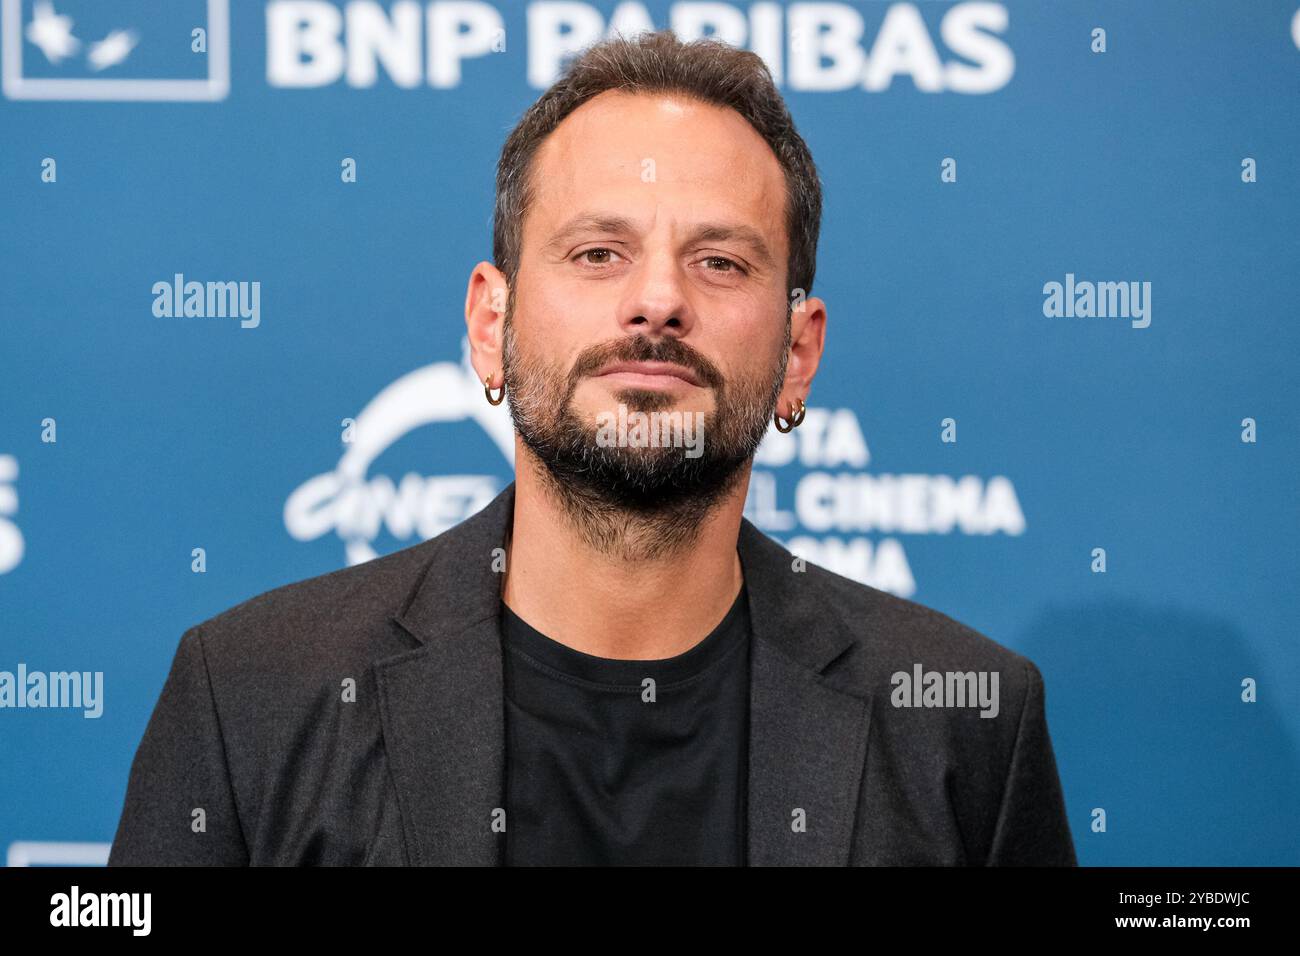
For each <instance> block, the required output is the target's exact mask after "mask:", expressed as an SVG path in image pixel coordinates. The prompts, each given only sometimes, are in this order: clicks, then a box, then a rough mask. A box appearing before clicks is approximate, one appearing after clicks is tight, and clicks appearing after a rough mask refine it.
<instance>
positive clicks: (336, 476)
mask: <svg viewBox="0 0 1300 956" xmlns="http://www.w3.org/2000/svg"><path fill="white" fill-rule="evenodd" d="M467 420H468V421H473V422H477V423H478V424H479V425H480V426H481V427H482V428H483V430H484V431H485V432H486V433H487V435H488V437H489V438H490V439H491V440H492V442H493V443H494V444H495V445H496V446H497V448H498V449H499V450H500V451H501V454H502V456H503V457H504V458H505V461H506V464H507V465H508V466H509V468H510V470H511V471H512V472H513V470H514V456H515V443H514V442H515V433H514V423H513V422H512V421H511V419H510V412H509V409H508V407H507V405H506V403H504V402H503V403H502V404H501V405H497V406H494V405H489V404H488V402H487V400H486V398H485V397H484V395H483V383H482V382H480V381H479V380H478V377H477V375H475V373H474V370H473V368H472V367H471V366H470V364H469V342H468V340H464V339H462V359H461V363H460V364H459V365H458V364H456V363H454V362H435V363H434V364H432V365H426V366H425V367H423V368H419V369H416V370H415V371H413V372H409V373H407V374H406V375H403V376H402V377H401V378H399V379H398V380H397V381H395V382H393V383H392V384H391V385H389V386H388V387H387V388H385V389H384V390H383V391H381V392H380V393H379V394H378V395H376V396H375V397H374V398H373V399H371V401H370V402H369V404H367V405H366V407H365V408H364V409H362V411H361V414H360V415H358V416H357V417H356V422H355V424H354V425H353V426H352V441H351V442H350V443H349V445H348V448H347V450H346V451H345V452H344V453H343V457H342V458H340V459H339V463H338V465H337V466H336V467H335V468H334V470H333V471H329V472H325V473H324V474H320V475H317V476H315V477H314V478H309V479H308V480H307V481H305V482H303V483H302V484H301V485H299V486H298V488H296V489H295V490H294V491H293V493H292V494H290V495H289V498H288V500H287V501H285V504H284V526H285V528H286V529H288V531H289V534H290V535H292V536H293V537H294V538H296V539H297V540H299V541H312V540H314V539H316V538H319V537H320V536H321V535H323V534H327V533H328V532H330V531H335V532H337V533H338V535H339V537H341V538H342V539H343V541H344V545H345V548H346V553H347V561H348V564H360V563H361V562H363V561H369V560H370V559H372V558H375V557H377V556H378V555H377V553H376V551H375V549H374V546H373V541H374V539H375V538H376V537H377V536H378V534H379V532H380V530H381V528H382V527H384V526H386V527H387V528H388V530H389V532H390V533H391V534H392V535H393V536H394V537H396V538H409V537H411V536H413V535H416V534H418V535H419V536H420V538H421V539H422V540H423V539H428V538H431V537H433V536H434V535H436V534H440V533H441V532H442V531H445V530H446V529H448V528H450V527H452V526H453V525H455V524H459V523H460V522H461V521H463V520H464V519H465V518H468V517H469V516H470V515H472V514H474V513H475V512H476V511H478V510H479V509H481V508H482V507H483V506H484V505H486V504H487V503H488V502H489V501H491V500H492V499H493V498H494V497H496V495H497V494H498V493H499V492H500V490H501V482H500V480H499V479H498V478H497V477H495V476H493V475H445V474H444V475H434V476H427V477H426V476H423V475H418V474H415V473H414V472H408V473H407V474H406V475H404V476H403V477H402V479H401V481H400V482H397V483H395V482H394V481H393V480H392V479H391V478H389V477H388V476H387V475H373V476H370V475H368V472H369V470H370V466H371V464H372V463H373V462H374V461H375V459H376V458H378V457H379V456H380V455H381V454H383V452H384V451H386V450H387V449H388V448H389V447H391V446H392V445H393V444H395V443H396V442H397V441H398V440H400V439H401V438H402V437H403V436H404V435H406V434H407V433H408V432H410V431H412V430H413V429H416V428H419V427H420V426H421V425H430V424H437V423H440V422H458V421H467Z"/></svg>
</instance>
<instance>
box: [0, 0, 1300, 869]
mask: <svg viewBox="0 0 1300 956" xmlns="http://www.w3.org/2000/svg"><path fill="white" fill-rule="evenodd" d="M616 6H617V13H618V17H619V19H618V20H617V21H616V22H614V21H611V17H612V16H613V15H614V14H615V12H616ZM1296 8H1297V4H1296V2H1295V0H1290V2H1253V3H1247V4H1243V3H1237V2H1228V0H1222V2H1174V0H1169V2H1149V3H1143V4H1130V3H1119V2H1114V3H1108V2H1100V3H1086V4H1085V3H1039V2H1028V3H1021V2H1004V3H983V2H979V3H976V2H967V3H960V2H959V3H948V2H917V3H886V2H858V3H834V4H823V5H816V6H813V5H799V4H781V3H758V4H743V3H734V4H720V5H719V4H709V5H701V4H691V3H679V4H674V5H669V4H665V3H647V4H644V5H642V4H622V5H616V4H613V3H606V2H595V3H578V4H553V3H544V2H533V3H528V4H524V3H506V2H498V3H492V4H488V3H470V4H459V5H452V4H440V3H430V4H416V3H411V2H406V3H401V2H398V3H371V2H360V0H357V2H343V0H336V2H309V3H290V2H265V0H237V2H232V3H230V4H229V5H228V4H226V3H225V2H224V0H209V2H204V0H169V2H167V3H162V2H126V0H123V2H114V3H112V4H104V3H100V2H94V0H53V2H50V0H0V55H2V60H0V63H2V66H3V93H4V96H3V98H0V212H2V213H3V219H2V228H0V263H2V265H0V269H2V270H3V281H2V282H0V672H9V673H11V674H13V675H14V677H15V679H16V678H17V675H18V673H19V669H20V668H23V669H25V670H26V671H28V672H31V671H40V672H47V673H48V672H63V671H66V672H78V673H83V674H88V675H91V678H90V680H89V681H88V682H87V686H88V687H93V686H94V682H95V680H96V678H95V677H94V675H96V674H98V675H100V678H99V679H102V684H101V685H100V687H101V693H100V694H99V695H98V696H97V697H96V701H95V704H94V706H93V707H92V706H90V704H89V702H88V701H83V704H84V705H85V706H82V707H62V708H54V707H33V706H17V703H18V702H17V701H12V702H11V705H7V706H3V707H0V846H2V847H4V848H6V850H7V854H8V859H9V862H11V863H16V864H22V863H34V864H40V863H50V862H59V861H71V862H75V861H82V860H87V861H96V860H100V861H102V860H103V859H105V858H106V855H107V846H108V841H109V840H110V839H111V838H112V835H113V832H114V829H115V826H116V823H117V818H118V814H119V812H120V809H121V804H122V798H123V795H124V792H125V786H126V779H127V771H128V769H129V765H130V761H131V757H132V755H133V753H134V751H135V747H136V746H137V744H138V743H139V740H140V737H141V734H142V733H143V730H144V726H145V723H146V721H147V720H148V717H149V714H150V712H151V710H152V708H153V705H154V703H155V701H156V699H157V696H158V692H159V690H160V689H161V687H162V683H163V680H164V678H165V676H166V674H167V670H168V667H169V665H170V662H171V658H172V655H173V654H174V652H175V650H176V646H177V643H178V641H179V639H180V635H181V634H182V632H183V631H184V630H185V629H186V628H188V627H189V626H191V625H193V624H195V623H197V622H199V621H201V620H203V619H205V618H207V617H209V616H211V615H213V614H215V613H217V612H219V611H221V610H224V609H225V608H227V607H229V606H231V605H232V604H235V603H237V602H239V601H242V600H244V599H245V598H248V597H250V596H252V595H254V594H257V593H260V592H262V591H265V590H267V589H269V588H272V587H275V586H278V585H281V584H285V583H288V582H290V581H294V580H298V579H301V578H304V577H307V576H310V575H315V574H319V573H323V572H326V571H330V570H333V569H335V568H338V567H341V566H343V565H344V564H346V563H348V562H356V561H360V560H365V559H366V558H368V557H371V556H373V555H375V554H384V553H388V552H390V551H393V550H396V549H397V548H400V547H405V546H408V545H411V544H414V543H416V542H417V541H418V540H420V539H421V538H422V537H427V536H430V535H432V534H436V533H438V532H439V531H441V530H443V529H444V528H446V527H448V526H450V525H451V524H454V523H456V522H458V521H460V520H462V519H463V518H464V517H466V516H467V515H468V514H470V513H472V512H473V511H474V510H476V509H477V508H478V507H480V506H481V505H482V504H484V503H485V502H486V501H487V500H488V499H490V498H491V497H492V496H493V495H494V494H495V493H496V491H497V490H499V489H500V488H501V487H502V486H503V485H504V483H505V482H507V481H508V480H509V479H510V477H511V475H512V460H511V455H512V448H511V445H510V430H509V421H508V418H507V417H506V409H505V406H502V407H501V408H500V409H495V410H494V409H491V408H490V407H489V406H488V405H487V403H486V402H484V401H483V398H482V391H481V386H480V385H479V383H477V382H476V381H475V379H474V377H473V375H472V374H471V373H469V372H468V371H467V368H466V366H465V365H464V363H463V353H462V337H463V334H464V323H463V302H464V295H465V283H466V280H467V277H468V274H469V271H470V269H471V268H472V267H473V265H474V264H475V263H476V262H478V261H479V260H481V259H490V258H491V244H490V214H491V206H492V198H493V176H494V167H495V163H496V160H497V156H498V152H499V150H500V147H501V144H502V141H503V139H504V136H505V134H506V133H507V132H508V130H509V129H510V127H511V126H512V125H513V124H514V122H515V121H516V120H517V119H518V117H519V115H520V114H521V112H522V111H523V110H524V109H525V108H526V106H527V105H528V104H529V103H530V102H532V100H533V99H535V98H536V96H537V95H538V94H539V92H540V89H541V88H543V87H544V86H545V85H546V84H547V83H549V82H550V80H552V79H553V78H554V77H555V75H556V69H557V68H558V66H559V64H560V63H561V62H562V59H563V56H565V55H567V54H566V51H567V50H569V49H571V48H572V47H573V46H580V45H583V43H585V42H589V41H590V40H592V39H595V38H597V36H599V35H600V34H602V33H603V32H604V31H605V30H607V29H611V28H614V27H622V28H623V29H624V30H625V31H628V30H631V29H635V28H639V27H640V26H642V25H646V26H649V25H653V26H655V27H663V26H670V25H673V26H676V27H677V28H678V29H679V30H680V31H681V32H682V33H683V34H689V35H695V34H699V33H718V34H720V35H722V36H724V37H725V38H726V39H728V40H730V41H731V42H734V43H737V44H738V45H744V46H748V47H751V48H754V49H756V50H758V51H760V52H761V53H762V54H763V55H764V57H765V59H767V60H768V62H769V64H770V65H771V66H772V67H773V69H774V72H775V73H776V74H777V75H778V77H779V80H780V85H781V87H782V90H783V92H784V93H785V95H786V97H787V101H788V103H789V105H790V108H791V111H792V112H793V114H794V116H795V119H796V121H797V123H798V125H799V127H800V130H801V132H802V133H803V135H804V137H805V138H806V139H807V141H808V143H809V145H810V147H811V148H812V151H813V155H814V157H815V158H816V160H817V162H818V165H819V167H820V170H821V174H822V177H823V181H824V186H825V199H826V209H825V216H824V221H823V228H822V236H821V247H820V253H821V255H820V258H819V263H818V271H817V282H816V286H815V288H814V290H813V292H814V293H815V294H817V295H820V296H822V297H823V298H824V299H826V300H827V302H828V305H829V322H828V333H827V352H826V356H825V358H824V360H823V363H822V367H821V370H820V372H819V374H818V377H817V379H816V382H815V383H814V385H813V388H812V394H811V396H810V400H809V403H810V411H809V414H808V419H807V420H806V422H805V424H804V425H803V426H801V427H800V428H799V429H797V430H796V431H795V432H794V433H792V434H791V435H789V436H784V435H776V434H775V433H773V434H772V435H771V436H770V437H769V439H768V440H767V442H765V444H764V447H763V449H762V450H761V452H760V456H759V459H758V461H757V463H756V466H755V476H754V480H753V483H752V486H751V496H750V500H749V504H748V512H747V513H748V514H749V516H750V517H751V519H752V520H755V521H756V522H757V523H758V524H759V525H760V527H762V528H763V529H764V530H765V531H767V532H768V533H769V534H771V535H772V536H773V537H776V538H778V539H779V540H781V541H782V542H784V543H786V544H787V545H788V546H790V547H791V548H792V549H794V550H797V551H799V552H800V553H803V554H805V555H806V556H807V557H809V558H810V560H813V561H815V562H817V563H820V564H823V565H825V566H827V567H830V568H832V569H833V570H837V571H839V572H840V573H843V574H847V575H849V576H851V577H855V578H857V579H859V580H862V581H865V582H867V583H871V584H874V585H875V586H877V587H881V588H885V589H887V590H890V591H893V592H894V593H898V594H901V595H903V596H906V597H909V598H912V599H913V600H917V601H920V602H922V603H924V604H927V605H930V606H932V607H935V608H938V609H940V610H942V611H944V612H946V613H948V614H950V615H951V616H953V617H955V618H957V619H958V620H960V621H963V622H965V623H967V624H969V625H971V626H972V627H975V628H977V629H978V630H980V631H982V632H983V633H985V634H987V635H988V636H990V637H992V638H993V639H995V640H997V641H999V642H1001V643H1003V644H1005V645H1007V646H1009V647H1011V648H1013V649H1015V650H1018V651H1020V652H1022V653H1024V654H1026V655H1028V656H1029V657H1030V658H1031V659H1033V660H1034V661H1035V662H1036V663H1037V664H1038V665H1039V666H1040V667H1041V669H1042V671H1043V673H1044V675H1045V678H1046V683H1047V707H1048V718H1049V723H1050V727H1051V732H1052V736H1053V741H1054V743H1055V747H1056V752H1057V759H1058V763H1059V766H1060V772H1061V777H1062V780H1063V783H1064V785H1065V792H1066V801H1067V807H1068V810H1069V813H1070V818H1071V823H1072V826H1073V830H1074V834H1075V840H1076V844H1077V847H1078V852H1079V858H1080V861H1081V862H1082V863H1084V864H1112V865H1113V864H1118V865H1129V864H1173V865H1182V864H1246V865H1250V864H1292V865H1293V864H1297V863H1300V846H1298V844H1300V840H1298V839H1297V825H1296V794H1297V792H1300V788H1298V787H1297V784H1298V783H1300V779H1298V778H1300V773H1298V772H1297V768H1298V766H1300V758H1298V753H1297V751H1298V747H1297V739H1298V738H1300V709H1298V708H1297V688H1298V687H1300V654H1297V650H1296V646H1297V636H1296V630H1295V621H1296V619H1297V614H1298V612H1300V599H1298V598H1297V581H1298V580H1300V549H1297V547H1296V545H1295V535H1296V531H1297V529H1298V528H1300V520H1298V518H1300V515H1298V513H1297V497H1296V474H1297V466H1298V465H1300V455H1298V454H1297V448H1298V447H1300V446H1298V444H1297V433H1296V432H1297V425H1296V410H1297V401H1296V399H1297V395H1296V384H1295V383H1296V376H1295V374H1294V366H1295V362H1296V359H1297V355H1298V350H1297V344H1298V343H1300V331H1298V330H1297V315H1296V307H1295V302H1296V296H1295V287H1294V283H1295V281H1296V279H1297V275H1298V274H1300V273H1298V271H1297V262H1298V260H1300V239H1298V229H1297V222H1298V221H1300V219H1298V217H1300V201H1298V196H1297V189H1298V185H1297V184H1298V183H1300V170H1298V169H1297V162H1298V161H1300V96H1298V95H1297V93H1298V92H1300V18H1298V15H1297V9H1296ZM706 14H711V15H712V21H711V22H705V21H706V20H708V19H709V18H708V16H706ZM642 20H644V21H645V22H644V24H642V22H641V21H642ZM178 275H179V276H181V277H182V278H180V279H177V278H176V277H177V276H178ZM188 282H199V283H204V285H203V286H202V287H201V288H202V290H203V293H204V294H203V295H201V296H199V297H196V298H194V299H193V300H192V305H193V306H201V308H191V309H190V311H191V312H195V311H198V312H202V313H203V314H202V315H193V314H189V315H187V314H185V313H186V308H185V299H186V292H187V290H186V288H185V283H188ZM207 283H234V284H235V285H232V286H229V287H223V288H216V287H213V288H214V289H215V290H216V291H215V292H214V295H213V299H212V301H209V300H208V298H207V292H208V289H209V287H208V286H207V285H206V284H207ZM1053 283H1057V284H1059V289H1054V287H1053V286H1052V284H1053ZM176 286H179V287H180V288H179V294H178V293H177V292H176V290H175V287H176ZM1090 289H1092V290H1095V291H1096V292H1097V293H1098V295H1097V297H1096V300H1095V302H1094V303H1093V307H1092V308H1089V307H1088V303H1089V301H1090V292H1089V290H1090ZM241 292H242V293H243V296H242V298H240V297H239V296H238V293H241ZM226 294H232V295H233V296H234V298H231V299H230V300H229V301H227V300H226V299H225V298H224V296H225V295H226ZM178 297H179V300H180V303H181V308H180V309H179V313H180V314H177V312H178V310H177V309H176V308H175V306H176V304H177V299H178ZM1157 299H1158V300H1159V305H1160V308H1159V309H1158V310H1157V309H1155V307H1154V306H1155V300H1157ZM200 300H201V301H200ZM218 300H219V301H218ZM223 302H224V303H225V304H226V305H227V306H228V308H225V309H222V308H219V306H220V305H221V304H222V303H223ZM1057 304H1059V305H1060V308H1059V309H1058V308H1056V305H1057ZM239 306H242V307H243V311H242V312H241V311H240V310H239ZM1080 313H1084V314H1080ZM349 420H352V421H355V422H357V423H360V424H362V425H363V427H359V428H357V429H356V431H357V434H359V435H361V436H363V437H362V438H361V439H360V440H358V441H356V442H348V441H345V440H343V439H344V436H345V432H346V430H347V429H348V426H349ZM954 438H955V440H953V439H954ZM196 549H202V550H201V552H196ZM1099 549H1100V550H1099ZM200 561H201V562H202V563H201V564H199V563H198V562H200ZM1103 562H1104V564H1103ZM200 567H201V568H202V570H201V571H199V570H196V568H200ZM1103 567H1104V570H1102V568H1103ZM0 680H3V676H2V675H0ZM91 696H95V695H91ZM96 710H97V711H98V716H93V714H94V713H95V711H96ZM88 714H89V716H88ZM1099 809H1100V810H1104V812H1105V829H1104V831H1102V830H1100V828H1099V826H1098V824H1097V822H1096V821H1097V820H1099V819H1100V815H1099V814H1098V813H1097V812H1096V811H1097V810H1099Z"/></svg>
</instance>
